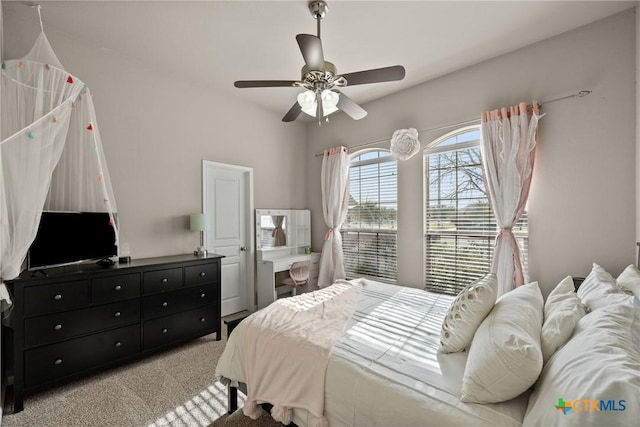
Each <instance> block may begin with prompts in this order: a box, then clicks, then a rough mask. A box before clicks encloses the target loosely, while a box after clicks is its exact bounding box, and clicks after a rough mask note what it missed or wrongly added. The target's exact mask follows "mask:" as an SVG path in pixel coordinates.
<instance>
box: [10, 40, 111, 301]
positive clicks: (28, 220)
mask: <svg viewBox="0 0 640 427" xmlns="http://www.w3.org/2000/svg"><path fill="white" fill-rule="evenodd" d="M0 71H1V81H0V84H1V87H0V93H2V96H1V97H0V98H1V99H0V103H1V104H0V107H1V108H0V123H1V124H2V126H1V127H0V300H1V301H3V302H4V304H5V305H6V304H10V303H11V302H10V296H9V295H8V292H7V289H6V286H5V285H4V283H2V280H11V279H14V278H16V277H17V276H18V275H19V274H20V271H21V268H22V264H23V262H24V259H25V257H26V254H27V251H28V249H29V246H30V245H31V243H32V242H33V240H34V238H35V236H36V233H37V230H38V225H39V223H40V216H41V214H42V210H43V209H49V210H67V211H91V212H109V214H110V216H111V224H112V226H113V227H114V229H115V228H116V223H115V221H114V217H113V213H114V212H115V211H116V205H115V201H114V198H113V190H112V188H111V182H110V180H109V174H108V171H107V167H106V163H105V159H104V153H103V150H102V141H101V139H100V134H99V132H98V126H97V120H96V116H95V110H94V107H93V101H92V94H91V91H90V90H89V88H88V87H87V86H86V85H85V84H84V83H83V82H82V81H81V80H80V79H78V78H77V77H75V76H73V75H71V74H69V73H68V72H66V71H65V70H64V69H63V68H62V66H61V65H60V62H59V61H58V59H57V58H56V56H55V53H54V52H53V50H52V49H51V46H50V44H49V42H48V40H47V38H46V36H45V35H44V33H41V34H40V36H39V37H38V39H37V41H36V43H35V45H34V47H33V49H32V50H31V52H29V54H27V56H25V57H24V58H22V59H19V60H10V61H4V62H2V69H1V70H0ZM115 231H116V239H117V235H118V234H117V229H116V230H115ZM116 244H117V240H116Z"/></svg>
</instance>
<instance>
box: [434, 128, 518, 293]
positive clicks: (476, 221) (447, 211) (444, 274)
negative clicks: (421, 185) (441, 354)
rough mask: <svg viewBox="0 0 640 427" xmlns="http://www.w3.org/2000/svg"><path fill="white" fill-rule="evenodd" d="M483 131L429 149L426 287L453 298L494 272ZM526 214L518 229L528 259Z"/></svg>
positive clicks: (460, 135) (493, 233)
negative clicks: (483, 155)
mask: <svg viewBox="0 0 640 427" xmlns="http://www.w3.org/2000/svg"><path fill="white" fill-rule="evenodd" d="M479 143H480V130H479V127H476V126H473V127H471V128H465V129H462V130H459V131H456V132H452V133H450V134H448V135H445V136H444V137H442V138H441V139H439V140H437V141H435V142H434V143H432V144H430V146H429V147H428V148H427V149H425V183H426V185H425V284H426V286H425V288H426V289H428V290H434V291H438V292H445V293H449V294H457V293H459V292H460V291H461V290H462V289H463V288H464V287H465V286H466V285H468V284H469V283H471V282H473V281H475V280H477V279H479V278H480V277H482V276H484V275H485V274H487V273H488V272H489V271H490V269H491V262H492V258H493V246H494V242H495V238H496V235H497V232H498V231H497V225H496V220H495V217H494V215H493V212H492V210H491V205H490V202H489V196H488V193H487V189H486V185H485V180H484V171H483V168H482V159H481V151H480V147H479ZM527 223H528V221H527V214H526V212H525V213H524V214H523V215H522V217H521V219H520V221H519V222H518V224H517V227H514V230H513V231H514V234H515V236H516V240H518V243H519V245H520V250H521V252H522V256H523V259H524V260H525V264H526V260H527V237H528V232H527Z"/></svg>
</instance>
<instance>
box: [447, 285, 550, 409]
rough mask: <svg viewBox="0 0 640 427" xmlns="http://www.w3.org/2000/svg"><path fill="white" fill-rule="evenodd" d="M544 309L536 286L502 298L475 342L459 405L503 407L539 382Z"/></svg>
mask: <svg viewBox="0 0 640 427" xmlns="http://www.w3.org/2000/svg"><path fill="white" fill-rule="evenodd" d="M543 306H544V302H543V300H542V294H541V293H540V288H539V287H538V283H537V282H532V283H528V284H526V285H524V286H520V287H518V288H516V289H514V290H512V291H510V292H507V293H506V294H504V295H502V296H501V297H500V298H499V299H498V301H497V302H496V304H495V306H494V307H493V309H492V310H491V312H490V313H489V315H488V316H487V317H486V318H485V319H484V320H483V321H482V323H481V324H480V327H478V330H477V331H476V334H475V336H474V337H473V341H472V343H471V348H470V349H469V357H468V358H467V365H466V368H465V371H464V375H463V377H462V397H461V399H460V400H462V401H463V402H476V403H494V402H503V401H505V400H509V399H512V398H514V397H516V396H518V395H520V394H522V393H523V392H525V391H526V390H527V389H528V388H529V387H531V385H532V384H533V383H535V381H536V379H537V378H538V375H540V370H541V369H542V350H541V349H540V331H541V329H542V318H543Z"/></svg>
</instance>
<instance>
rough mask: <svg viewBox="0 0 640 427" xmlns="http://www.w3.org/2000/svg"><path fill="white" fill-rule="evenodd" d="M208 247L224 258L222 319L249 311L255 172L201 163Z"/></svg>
mask: <svg viewBox="0 0 640 427" xmlns="http://www.w3.org/2000/svg"><path fill="white" fill-rule="evenodd" d="M202 177H203V183H202V189H203V194H202V205H203V212H204V213H206V214H209V217H210V218H211V221H212V224H210V225H209V230H208V231H206V232H205V247H206V248H207V250H208V251H209V252H213V253H216V254H218V255H224V258H222V316H227V315H229V314H233V313H237V312H239V311H243V310H250V309H252V308H253V306H254V291H253V254H254V249H253V239H251V236H253V220H252V218H251V213H252V212H253V169H251V168H246V167H242V166H234V165H227V164H224V163H216V162H211V161H208V160H203V161H202Z"/></svg>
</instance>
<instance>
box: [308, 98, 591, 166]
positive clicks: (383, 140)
mask: <svg viewBox="0 0 640 427" xmlns="http://www.w3.org/2000/svg"><path fill="white" fill-rule="evenodd" d="M591 92H593V91H591V90H584V89H583V90H581V91H579V92H577V93H572V94H571V95H567V96H561V97H559V98H553V99H549V100H547V101H542V102H539V103H538V106H539V107H540V108H542V107H543V106H544V105H547V104H551V103H552V102H556V101H562V100H563V99H569V98H582V97H584V96H587V95H589V94H590V93H591ZM479 121H480V118H477V119H472V120H465V121H463V122H457V123H451V124H448V125H444V126H438V127H434V128H429V129H423V130H419V131H418V132H419V133H420V132H433V131H435V130H443V129H448V128H452V127H457V126H462V125H470V124H473V123H478V122H479ZM390 140H391V138H383V139H377V140H375V141H370V142H367V143H365V144H358V145H354V146H352V147H347V149H348V150H352V149H354V148H361V147H367V146H369V145H374V144H378V143H380V142H385V141H390ZM323 155H324V153H319V154H314V157H322V156H323Z"/></svg>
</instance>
